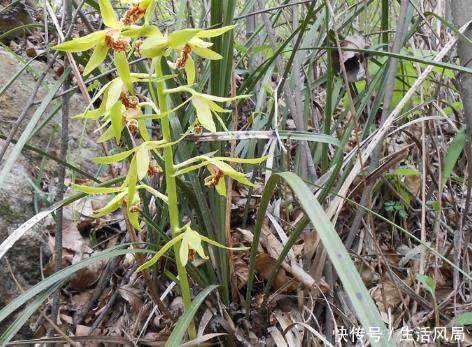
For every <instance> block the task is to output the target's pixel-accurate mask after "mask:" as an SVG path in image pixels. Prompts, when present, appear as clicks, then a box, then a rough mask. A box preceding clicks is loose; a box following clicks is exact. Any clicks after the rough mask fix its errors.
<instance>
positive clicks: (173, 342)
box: [165, 285, 219, 347]
mask: <svg viewBox="0 0 472 347" xmlns="http://www.w3.org/2000/svg"><path fill="white" fill-rule="evenodd" d="M218 287H219V286H217V285H212V286H209V287H207V288H205V289H204V290H202V291H201V292H200V293H198V295H197V296H196V297H195V298H194V299H193V301H192V304H191V305H190V307H189V308H188V310H187V311H185V313H184V314H183V315H182V317H180V318H179V320H178V322H177V324H176V325H175V328H174V330H173V331H172V334H170V336H169V339H168V340H167V342H166V344H165V347H174V346H180V345H181V343H182V339H183V338H184V335H185V333H186V332H187V328H188V326H189V324H190V322H191V321H192V320H193V316H195V313H197V310H198V308H199V307H200V305H201V304H202V303H203V301H204V300H205V298H206V297H207V296H208V294H210V293H211V292H212V291H213V290H215V289H216V288H218Z"/></svg>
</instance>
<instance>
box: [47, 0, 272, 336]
mask: <svg viewBox="0 0 472 347" xmlns="http://www.w3.org/2000/svg"><path fill="white" fill-rule="evenodd" d="M99 6H100V12H101V16H102V19H103V23H104V25H105V26H106V27H107V28H106V29H104V30H100V31H97V32H94V33H92V34H89V35H87V36H84V37H81V38H74V39H72V40H70V41H67V42H64V43H61V44H59V45H57V46H55V47H54V48H55V49H56V50H58V51H64V52H82V51H86V50H89V49H92V48H93V49H94V50H93V53H92V55H91V56H90V59H89V60H88V63H87V64H86V66H85V70H84V75H87V74H89V73H91V72H93V71H94V70H95V69H97V68H99V67H100V65H101V64H102V63H103V62H104V61H105V59H106V58H107V56H108V53H109V51H110V50H111V51H113V61H114V65H115V67H116V70H117V75H118V76H117V77H116V78H115V79H114V80H112V81H111V82H109V83H108V84H106V85H105V86H104V87H103V88H102V89H101V90H100V91H99V92H98V93H97V94H96V95H95V97H94V99H93V100H92V103H94V102H96V101H98V99H99V98H101V99H102V100H101V104H100V106H99V107H98V108H97V109H95V110H92V103H91V104H90V105H89V106H87V108H86V110H85V112H84V113H82V114H79V115H77V116H76V118H87V119H95V120H99V121H100V123H99V126H98V129H97V131H103V132H102V134H101V136H100V137H99V138H98V141H99V142H101V141H108V140H112V139H114V140H115V141H116V142H117V143H118V144H119V143H120V141H121V138H122V133H123V131H129V133H130V134H131V135H132V136H133V137H134V139H133V140H134V141H133V143H134V144H135V145H134V147H133V148H130V149H129V150H127V151H124V152H120V153H117V154H114V155H111V156H107V157H100V158H94V161H96V162H97V163H101V164H114V163H117V162H119V161H123V160H129V169H128V173H127V175H126V178H125V179H124V181H123V183H122V185H121V186H118V187H109V188H102V187H89V186H83V185H74V186H73V187H74V188H75V189H77V190H79V191H82V192H83V193H86V194H89V195H93V194H116V195H115V196H114V197H113V198H112V199H111V200H110V201H109V202H108V204H106V206H105V207H103V208H101V209H100V210H98V211H96V213H95V217H100V216H104V215H106V214H109V213H111V212H113V211H115V210H117V209H119V208H120V207H121V208H123V210H125V211H126V212H127V213H126V214H125V218H127V219H128V220H129V222H130V223H129V224H130V225H131V226H132V227H133V228H135V229H136V230H141V228H142V221H141V211H142V208H141V204H142V203H143V202H142V201H141V199H140V196H139V194H138V191H139V190H145V191H147V192H149V193H151V194H152V195H154V196H155V197H156V198H158V199H160V200H162V201H164V203H165V204H166V205H167V207H168V213H169V222H170V229H171V233H172V238H171V240H170V241H169V242H168V243H167V244H166V245H164V246H163V247H162V248H161V249H160V250H159V251H158V252H157V253H156V254H155V255H154V256H153V257H152V258H151V259H149V260H148V261H147V262H146V263H144V264H142V265H141V266H140V267H139V268H138V271H142V270H145V269H146V268H148V267H150V266H152V265H153V264H154V263H155V262H156V261H157V260H158V259H159V258H160V257H161V256H162V255H163V254H164V253H166V252H167V251H168V250H170V248H173V254H174V257H175V260H176V264H177V271H178V280H179V284H180V288H181V291H182V296H183V300H184V307H185V309H188V307H189V306H190V304H191V294H190V287H189V283H188V278H187V273H186V265H187V263H188V261H189V259H190V260H193V259H194V258H195V254H198V255H199V256H200V257H201V258H202V259H207V256H206V255H205V253H204V251H203V248H202V242H205V243H207V244H208V245H213V246H216V247H223V248H226V246H224V245H222V244H219V243H217V242H216V241H213V240H211V239H209V238H207V237H205V236H203V235H200V234H199V233H198V232H197V231H195V230H193V229H192V228H191V225H190V224H186V225H184V226H183V227H182V226H181V222H182V221H181V220H180V219H179V206H178V195H177V186H176V177H177V176H179V175H185V174H187V173H189V172H190V171H194V170H199V169H201V168H206V169H207V170H208V172H209V173H210V175H209V176H208V177H206V178H205V180H204V183H205V185H206V186H208V187H215V189H216V191H217V192H218V193H219V194H220V195H223V196H224V195H226V184H225V178H226V177H231V178H232V179H234V180H235V181H237V182H239V183H242V184H245V185H253V184H252V183H251V182H250V181H249V180H248V179H247V178H246V176H245V174H243V173H241V172H238V171H237V170H236V169H235V168H233V167H232V166H231V165H230V164H229V163H246V164H258V163H261V162H262V161H264V160H265V159H266V158H265V157H264V158H258V159H238V158H226V157H214V154H215V153H211V154H207V155H200V156H196V157H193V158H190V159H188V160H186V161H183V162H181V163H175V162H174V149H173V147H174V146H175V145H177V144H178V143H179V142H180V141H182V140H183V139H184V138H185V135H186V134H188V133H189V132H190V131H194V129H195V128H196V127H195V126H196V125H197V126H199V127H200V128H201V130H203V129H205V130H207V131H209V132H215V131H216V129H217V123H215V119H216V120H217V121H218V123H220V124H221V126H222V128H223V129H225V130H226V128H225V126H224V122H223V121H222V119H221V116H220V114H221V113H226V112H231V111H230V110H227V109H224V108H223V107H222V106H220V105H219V104H225V103H227V102H231V101H234V100H237V99H241V98H247V97H248V96H247V95H242V96H237V97H229V98H224V97H217V96H213V95H208V94H204V93H201V92H198V91H196V90H195V89H194V88H193V84H194V82H195V80H196V78H197V76H196V75H197V69H196V67H195V63H194V59H193V57H192V56H193V55H196V56H198V57H200V58H205V59H212V60H215V59H221V58H222V57H221V55H220V54H218V53H217V52H215V51H213V50H211V49H210V47H211V46H212V43H211V42H209V41H206V40H205V39H209V38H212V37H216V36H219V35H222V34H224V33H225V32H227V31H229V30H231V29H233V26H226V27H222V28H217V29H209V30H203V29H194V28H190V29H183V30H179V31H174V32H172V33H169V34H165V35H164V34H162V33H161V31H160V30H159V28H158V27H157V26H155V25H152V24H150V20H151V16H152V13H153V8H154V7H155V0H143V1H141V2H139V3H137V4H134V5H133V6H131V7H130V8H129V9H128V10H127V11H126V12H125V14H124V16H123V17H122V18H121V20H118V17H117V15H116V13H115V12H114V10H113V8H112V5H111V3H110V1H109V0H99ZM143 19H144V21H143V22H144V23H143V24H142V25H138V23H139V22H141V21H142V20H143ZM131 50H134V52H135V54H139V55H140V56H142V57H145V58H149V59H150V70H151V71H149V73H148V74H142V73H133V72H131V69H130V64H129V62H128V52H130V51H131ZM172 59H173V61H172ZM166 63H167V64H168V65H169V66H170V67H171V68H172V69H174V70H175V71H176V73H179V72H180V71H184V72H185V75H186V79H187V84H186V85H182V86H179V87H176V88H173V89H168V88H166V80H167V79H170V78H174V77H175V75H167V76H166V75H163V73H162V64H166ZM139 84H144V86H148V88H149V89H148V90H149V96H146V95H144V93H143V94H142V95H138V94H136V90H137V89H136V88H135V87H136V86H137V85H139ZM152 84H155V86H156V88H155V89H156V90H151V86H152ZM141 90H145V88H141ZM175 93H185V94H187V95H189V97H188V98H187V99H186V100H185V101H184V102H183V103H182V104H180V105H178V106H177V107H175V108H173V109H169V107H168V103H167V98H168V96H169V95H170V94H175ZM188 104H190V105H192V107H193V108H194V109H195V114H196V119H195V122H194V123H193V125H192V126H190V127H189V129H188V131H187V132H186V133H185V134H183V136H181V137H180V138H179V139H178V140H177V141H174V142H172V136H171V135H172V133H171V128H170V124H169V119H168V117H169V115H171V114H172V113H173V112H175V111H176V110H177V109H179V108H181V107H186V106H187V105H188ZM145 110H151V113H145ZM148 112H149V111H148ZM147 119H154V120H159V121H160V124H161V127H160V128H161V134H162V138H161V139H157V140H152V139H151V135H150V134H149V132H148V130H147V128H146V120H147ZM152 154H157V155H159V156H162V157H163V159H164V168H163V169H162V168H161V167H160V166H158V165H157V164H156V163H154V162H153V161H152V159H151V158H152ZM162 171H163V174H164V176H165V183H166V190H167V191H166V195H164V194H162V193H161V192H159V191H158V190H156V189H154V188H153V187H151V186H149V185H147V184H146V183H145V180H146V177H148V176H152V175H154V174H156V173H161V172H162ZM189 335H190V337H191V338H194V337H195V329H194V326H193V325H190V328H189Z"/></svg>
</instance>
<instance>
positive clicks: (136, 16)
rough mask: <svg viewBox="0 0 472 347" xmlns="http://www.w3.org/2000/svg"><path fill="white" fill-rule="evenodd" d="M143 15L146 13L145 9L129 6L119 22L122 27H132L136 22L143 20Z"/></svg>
mask: <svg viewBox="0 0 472 347" xmlns="http://www.w3.org/2000/svg"><path fill="white" fill-rule="evenodd" d="M145 13H146V8H145V7H142V6H141V5H140V4H136V5H134V6H131V7H130V8H129V9H128V11H126V13H125V15H124V16H123V19H122V20H121V22H122V23H123V24H124V25H132V24H134V23H136V22H137V21H138V20H140V19H141V18H143V17H144V14H145Z"/></svg>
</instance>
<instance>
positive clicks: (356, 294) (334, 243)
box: [246, 172, 393, 346]
mask: <svg viewBox="0 0 472 347" xmlns="http://www.w3.org/2000/svg"><path fill="white" fill-rule="evenodd" d="M280 180H284V181H285V182H286V183H287V184H288V185H289V186H290V187H291V188H292V190H293V192H294V193H295V195H296V196H297V198H298V200H299V202H300V204H301V206H302V208H303V210H304V211H305V213H306V215H307V216H308V218H309V219H310V221H311V223H312V225H313V226H314V227H315V228H316V230H317V232H318V235H319V237H320V239H321V241H322V243H323V246H324V248H325V250H326V252H327V254H328V256H329V259H330V261H331V263H332V264H333V266H334V268H335V269H336V272H337V274H338V276H339V278H340V279H341V282H342V283H343V286H344V289H345V290H346V293H347V294H348V296H349V298H350V300H351V303H352V306H353V307H354V310H355V312H356V314H357V316H358V318H359V321H360V322H361V324H362V326H363V327H364V328H365V329H368V328H370V327H379V328H380V331H381V334H382V336H381V338H380V340H379V341H373V340H371V341H370V342H371V344H372V346H393V343H392V342H391V341H389V340H388V336H389V334H388V331H387V329H386V328H385V324H384V323H383V321H382V318H381V316H380V314H379V312H378V310H377V307H376V306H375V304H374V302H373V300H372V298H371V297H370V294H369V292H368V291H367V288H366V287H365V285H364V282H362V280H361V277H360V276H359V273H358V272H357V269H356V267H355V266H354V263H353V262H352V260H351V258H350V257H349V254H348V252H347V250H346V249H345V247H344V245H343V243H342V241H341V239H340V238H339V236H338V234H337V232H336V230H335V229H334V227H333V225H332V224H331V221H330V220H329V218H328V216H327V215H326V214H325V212H324V210H323V208H322V207H321V205H320V204H319V202H318V201H317V200H316V198H315V197H314V195H313V193H312V192H311V189H310V188H309V187H308V186H307V185H306V184H305V183H304V182H303V180H302V179H301V178H300V177H298V176H297V175H295V174H294V173H291V172H284V173H277V174H273V175H272V176H271V177H270V179H269V181H268V182H267V184H266V187H265V189H264V193H263V195H262V199H261V203H260V207H259V212H258V215H257V219H256V225H255V228H254V240H253V244H252V245H251V258H250V263H249V275H248V283H247V292H246V301H247V304H248V305H249V304H250V302H251V291H252V282H253V281H252V280H253V276H254V268H255V259H256V253H257V246H258V243H259V238H260V234H261V228H262V223H263V221H264V218H265V212H266V209H267V207H268V205H269V201H270V199H271V197H272V194H273V190H274V188H275V186H276V184H277V183H278V182H279V181H280ZM248 312H249V310H248Z"/></svg>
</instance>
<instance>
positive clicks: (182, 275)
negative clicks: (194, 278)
mask: <svg viewBox="0 0 472 347" xmlns="http://www.w3.org/2000/svg"><path fill="white" fill-rule="evenodd" d="M156 75H157V76H162V67H161V61H160V60H159V59H158V60H157V62H156ZM156 86H157V97H158V100H159V109H160V111H161V113H166V112H167V109H168V107H167V99H166V97H167V96H166V92H165V82H164V81H158V82H157V83H156ZM161 126H162V136H163V138H164V141H166V142H169V143H170V142H172V136H171V130H170V124H169V119H168V117H165V118H162V119H161ZM164 165H165V166H164V171H165V172H164V173H165V179H166V186H167V197H168V199H169V201H168V205H169V221H170V228H171V230H172V237H176V236H177V234H178V233H179V231H180V229H181V228H180V222H179V206H178V202H177V184H176V182H175V177H174V173H175V168H174V153H173V149H172V146H168V147H165V148H164ZM173 248H174V254H175V263H176V264H177V271H178V274H179V284H180V289H181V291H182V298H183V301H184V309H185V310H188V308H189V307H190V304H191V302H192V298H191V296H190V287H189V283H188V278H187V270H186V269H185V266H183V265H182V262H181V261H180V258H179V254H180V243H176V244H175V245H174V246H173ZM188 333H189V337H190V339H191V340H193V339H195V338H196V337H197V334H196V331H195V324H194V322H193V321H192V322H191V323H190V325H189V328H188Z"/></svg>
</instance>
